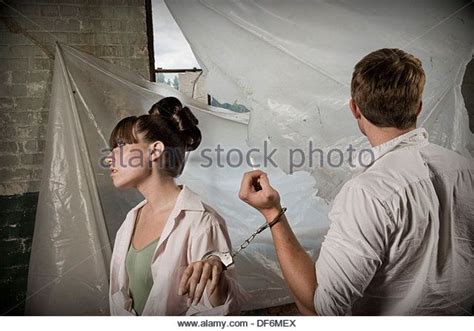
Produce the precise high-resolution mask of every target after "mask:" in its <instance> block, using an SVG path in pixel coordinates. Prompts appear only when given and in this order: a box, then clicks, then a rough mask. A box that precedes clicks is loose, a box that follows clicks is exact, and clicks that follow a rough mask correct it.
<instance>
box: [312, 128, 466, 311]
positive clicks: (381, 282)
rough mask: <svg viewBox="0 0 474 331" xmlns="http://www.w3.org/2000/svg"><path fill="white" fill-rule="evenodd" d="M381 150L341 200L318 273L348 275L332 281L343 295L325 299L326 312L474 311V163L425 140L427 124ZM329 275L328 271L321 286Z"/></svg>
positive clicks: (337, 202)
mask: <svg viewBox="0 0 474 331" xmlns="http://www.w3.org/2000/svg"><path fill="white" fill-rule="evenodd" d="M376 152H377V150H376ZM379 152H380V153H379V155H376V158H377V159H376V161H375V162H374V163H373V164H372V165H371V166H370V167H368V168H367V169H366V170H365V171H364V172H363V173H362V174H360V175H358V176H357V177H355V178H353V179H352V180H351V181H349V182H348V183H347V184H346V185H345V186H344V188H343V189H342V190H341V192H340V194H339V195H338V197H336V200H335V202H334V206H333V210H332V211H331V213H330V218H331V221H332V224H331V229H330V231H329V233H328V236H327V237H326V240H325V243H324V244H323V248H322V250H321V256H320V259H319V260H318V263H317V268H316V270H317V272H318V271H319V272H320V270H322V268H327V269H330V270H332V271H336V273H338V274H341V273H342V274H343V275H346V276H345V277H343V278H342V279H340V280H332V281H329V283H330V285H329V287H328V288H327V289H326V291H328V290H329V291H333V293H338V294H339V295H338V296H336V297H338V298H337V299H336V300H335V301H333V302H331V303H330V304H329V305H327V304H324V303H319V305H320V308H321V310H327V312H328V313H343V309H340V308H338V305H340V306H346V308H348V307H351V312H352V314H354V315H359V314H370V315H380V314H382V315H433V314H434V315H445V314H456V315H459V314H463V315H466V314H472V313H473V311H472V310H473V304H474V281H473V279H474V166H473V162H472V160H469V159H466V158H463V157H462V156H460V155H458V154H456V153H454V152H452V151H449V150H446V149H444V148H442V147H440V146H437V145H434V144H430V143H428V140H427V135H426V132H425V131H424V130H423V129H418V130H414V131H411V132H409V133H407V134H405V135H403V136H401V137H399V138H397V139H394V140H393V141H390V142H389V143H388V144H384V145H382V146H381V149H380V150H379ZM341 248H343V250H341ZM337 251H339V252H338V253H334V252H337ZM334 255H335V256H334ZM320 260H321V261H320ZM318 264H319V265H318ZM337 271H339V272H337ZM318 276H319V275H318ZM344 278H346V279H347V280H354V279H356V280H358V284H357V285H354V283H353V282H351V281H348V282H345V280H344ZM325 279H326V278H325V275H324V272H322V275H321V281H322V282H323V284H322V285H323V286H322V288H321V289H318V292H322V290H323V289H324V285H325V284H324V281H325ZM318 283H319V285H321V283H320V282H319V281H318ZM318 292H317V294H318ZM322 297H323V298H320V300H323V299H324V294H322ZM326 299H327V298H326ZM318 301H319V300H317V299H316V307H317V305H318ZM341 303H342V304H341ZM347 310H348V309H346V312H347Z"/></svg>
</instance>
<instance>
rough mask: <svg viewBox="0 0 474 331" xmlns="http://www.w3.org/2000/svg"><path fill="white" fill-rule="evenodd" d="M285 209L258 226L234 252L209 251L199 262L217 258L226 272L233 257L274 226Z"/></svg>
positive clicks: (231, 263) (232, 261) (232, 262)
mask: <svg viewBox="0 0 474 331" xmlns="http://www.w3.org/2000/svg"><path fill="white" fill-rule="evenodd" d="M286 209H287V208H285V207H283V208H282V209H281V211H280V213H279V214H278V215H277V217H275V218H274V219H273V220H272V221H271V222H270V223H267V222H266V223H265V224H263V225H262V226H260V227H259V228H258V229H257V231H255V232H254V233H253V234H252V235H251V236H250V237H249V238H247V239H246V240H245V241H244V242H243V243H242V244H241V245H240V247H239V249H238V250H237V251H235V252H233V253H232V252H220V251H209V252H207V253H206V254H204V256H203V257H202V259H201V260H205V259H208V258H210V257H212V256H215V257H217V258H219V260H220V261H221V263H222V265H223V266H224V270H227V268H228V267H230V266H231V265H233V264H234V257H235V256H236V255H237V254H239V253H240V252H241V251H242V250H243V249H245V248H247V246H248V245H249V244H250V242H251V241H252V240H253V239H254V238H255V237H256V236H257V234H259V233H260V232H262V231H263V230H265V229H267V228H271V227H272V226H273V225H275V224H276V223H278V221H280V219H281V217H282V216H283V214H284V213H285V212H286Z"/></svg>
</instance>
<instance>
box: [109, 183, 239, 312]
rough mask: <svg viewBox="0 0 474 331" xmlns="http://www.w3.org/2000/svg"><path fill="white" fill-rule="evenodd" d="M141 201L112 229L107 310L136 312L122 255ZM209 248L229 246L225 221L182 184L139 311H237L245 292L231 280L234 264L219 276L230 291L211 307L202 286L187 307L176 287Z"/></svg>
mask: <svg viewBox="0 0 474 331" xmlns="http://www.w3.org/2000/svg"><path fill="white" fill-rule="evenodd" d="M144 204H146V200H144V201H142V202H140V203H139V204H138V205H137V206H136V207H134V208H133V209H132V210H130V212H129V213H128V214H127V217H126V219H125V221H124V222H123V224H122V226H121V227H120V229H119V230H118V232H117V236H116V238H115V243H114V249H113V253H112V259H111V268H110V291H109V303H110V313H111V315H136V312H135V311H134V310H133V308H132V298H131V297H130V292H129V288H128V275H127V271H126V268H125V258H126V255H127V251H128V249H129V247H130V242H131V236H132V231H133V226H134V223H135V219H136V216H137V211H138V209H139V208H140V207H141V206H143V205H144ZM211 250H219V251H230V250H231V242H230V238H229V235H228V233H227V227H226V225H225V222H224V220H223V219H222V218H221V217H220V216H219V215H218V214H217V213H216V212H215V211H214V210H212V209H211V208H210V207H208V206H207V205H205V204H203V203H202V202H201V199H200V198H199V196H198V195H197V194H196V193H194V192H192V191H191V190H190V189H189V188H187V187H186V186H183V188H182V190H181V192H180V193H179V195H178V198H177V200H176V204H175V206H174V208H173V210H172V211H171V214H170V216H169V218H168V220H167V222H166V225H165V227H164V229H163V232H162V233H161V236H160V239H159V241H158V244H157V246H156V249H155V252H154V255H153V259H152V264H151V271H152V275H153V281H154V284H153V287H152V289H151V291H150V295H149V297H148V300H147V302H146V304H145V307H144V309H143V313H142V315H226V314H229V313H238V312H239V311H240V307H241V304H242V303H243V302H244V301H245V300H246V299H247V294H246V293H245V291H244V290H243V289H242V288H241V287H240V286H239V284H238V283H237V281H236V276H235V270H234V268H233V267H231V268H229V269H228V270H226V271H225V272H224V273H223V274H222V275H223V276H224V275H225V277H226V278H227V281H228V284H229V294H228V296H227V299H226V301H225V303H224V304H223V305H221V306H217V307H212V305H211V304H210V302H209V297H208V295H207V290H205V291H204V294H203V296H202V299H201V301H200V302H198V304H197V305H194V304H193V305H191V306H188V305H187V303H186V300H187V296H186V295H184V296H179V295H178V288H179V283H180V281H181V277H182V275H183V272H184V270H185V269H186V267H187V266H188V265H189V264H190V263H191V262H195V261H199V260H201V258H202V256H203V255H204V254H205V253H207V252H208V251H211Z"/></svg>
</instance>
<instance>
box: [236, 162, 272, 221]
mask: <svg viewBox="0 0 474 331" xmlns="http://www.w3.org/2000/svg"><path fill="white" fill-rule="evenodd" d="M259 186H260V187H261V189H260V187H259ZM239 198H240V199H241V200H242V201H245V202H246V203H248V204H249V205H250V206H252V207H254V208H255V209H257V210H258V211H260V212H261V213H262V214H263V216H264V217H265V219H266V220H267V221H268V222H271V221H272V220H273V218H275V217H276V216H277V215H278V214H279V213H280V211H281V205H280V195H279V194H278V192H277V191H276V190H275V189H274V188H273V187H272V186H271V185H270V182H269V181H268V176H267V174H266V173H265V172H263V171H260V170H255V171H250V172H247V173H245V174H244V177H243V178H242V184H241V185H240V192H239Z"/></svg>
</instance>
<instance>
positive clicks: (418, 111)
mask: <svg viewBox="0 0 474 331" xmlns="http://www.w3.org/2000/svg"><path fill="white" fill-rule="evenodd" d="M422 108H423V101H420V106H419V107H418V110H417V111H416V117H418V116H420V113H421V109H422Z"/></svg>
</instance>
